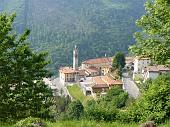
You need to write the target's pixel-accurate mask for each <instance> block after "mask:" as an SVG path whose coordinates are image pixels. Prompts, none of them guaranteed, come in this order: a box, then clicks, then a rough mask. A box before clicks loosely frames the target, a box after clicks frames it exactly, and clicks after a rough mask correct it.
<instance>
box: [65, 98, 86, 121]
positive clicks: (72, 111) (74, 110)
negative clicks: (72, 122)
mask: <svg viewBox="0 0 170 127" xmlns="http://www.w3.org/2000/svg"><path fill="white" fill-rule="evenodd" d="M83 113H84V107H83V105H82V103H81V102H80V101H79V100H78V101H73V102H71V103H70V104H69V107H68V110H67V113H66V114H67V117H68V119H80V118H81V117H82V116H83Z"/></svg>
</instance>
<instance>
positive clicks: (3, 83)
mask: <svg viewBox="0 0 170 127" xmlns="http://www.w3.org/2000/svg"><path fill="white" fill-rule="evenodd" d="M14 19H15V14H13V15H7V14H5V13H4V14H1V15H0V100H1V101H0V119H7V118H15V119H18V118H24V117H28V116H34V117H48V115H49V113H50V106H51V105H52V103H51V97H52V91H51V90H50V89H49V88H48V87H47V86H46V85H45V84H44V82H43V81H42V79H43V78H44V77H48V76H49V72H48V70H46V65H47V64H48V63H49V62H48V61H46V56H47V53H34V52H33V51H32V50H31V49H30V47H29V45H28V44H27V41H26V40H27V38H28V36H29V33H30V31H29V30H26V31H25V32H24V33H23V34H22V35H17V34H16V33H15V32H14V31H13V28H12V23H13V22H14Z"/></svg>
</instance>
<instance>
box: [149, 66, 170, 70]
mask: <svg viewBox="0 0 170 127" xmlns="http://www.w3.org/2000/svg"><path fill="white" fill-rule="evenodd" d="M147 70H148V71H149V72H159V71H170V68H169V67H166V66H165V65H154V66H148V67H147Z"/></svg>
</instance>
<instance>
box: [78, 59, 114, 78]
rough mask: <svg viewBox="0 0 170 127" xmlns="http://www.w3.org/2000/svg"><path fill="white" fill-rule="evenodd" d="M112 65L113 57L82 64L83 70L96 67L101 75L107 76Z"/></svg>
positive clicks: (90, 60)
mask: <svg viewBox="0 0 170 127" xmlns="http://www.w3.org/2000/svg"><path fill="white" fill-rule="evenodd" d="M111 65H112V58H111V57H104V58H96V59H89V60H86V61H84V62H82V65H81V67H82V69H88V68H90V67H95V68H97V69H98V70H99V72H100V75H105V74H107V73H109V72H110V70H111V67H112V66H111Z"/></svg>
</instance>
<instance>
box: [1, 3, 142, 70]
mask: <svg viewBox="0 0 170 127" xmlns="http://www.w3.org/2000/svg"><path fill="white" fill-rule="evenodd" d="M144 1H145V0H44V1H43V2H42V0H0V3H1V4H0V11H7V12H13V11H16V12H17V19H16V21H15V22H16V23H15V24H16V25H15V28H16V29H17V31H18V32H20V33H21V32H22V31H23V30H24V28H25V27H27V28H29V29H31V37H30V41H31V42H32V43H31V45H32V48H34V49H35V50H36V51H40V50H46V51H49V54H50V55H49V56H50V59H51V60H52V63H51V65H50V66H49V68H50V69H51V70H53V71H54V70H57V68H58V67H59V66H64V65H68V64H71V63H72V49H73V47H74V45H75V44H78V47H79V57H80V61H82V60H85V59H87V58H94V57H101V56H104V55H105V54H107V55H110V56H112V55H113V54H114V53H115V52H117V51H123V52H125V53H126V52H127V49H128V46H129V45H131V44H133V43H134V40H133V37H132V34H133V33H134V32H135V31H136V30H137V28H136V26H135V21H136V19H138V18H139V17H140V16H141V15H142V14H143V13H144V7H143V4H144Z"/></svg>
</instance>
